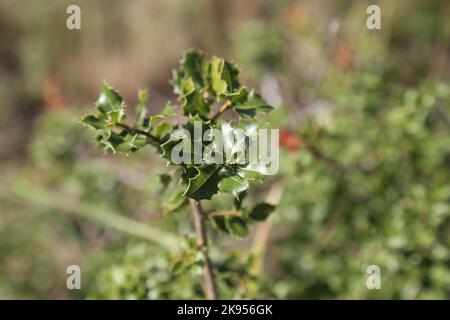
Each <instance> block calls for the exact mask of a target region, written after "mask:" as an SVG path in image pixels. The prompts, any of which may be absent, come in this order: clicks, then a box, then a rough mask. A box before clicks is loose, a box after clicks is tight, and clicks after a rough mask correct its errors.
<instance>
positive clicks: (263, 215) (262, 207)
mask: <svg viewBox="0 0 450 320" xmlns="http://www.w3.org/2000/svg"><path fill="white" fill-rule="evenodd" d="M274 209H275V206H273V205H271V204H269V203H266V202H261V203H258V204H257V205H256V206H255V207H253V209H252V211H250V214H249V217H250V219H252V220H256V221H263V220H266V219H267V217H268V216H269V215H270V214H271V213H272V211H273V210H274Z"/></svg>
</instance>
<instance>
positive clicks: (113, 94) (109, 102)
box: [95, 82, 125, 114]
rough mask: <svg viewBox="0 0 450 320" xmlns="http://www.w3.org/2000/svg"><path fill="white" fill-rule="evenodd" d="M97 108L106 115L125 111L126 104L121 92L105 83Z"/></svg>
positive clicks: (96, 104)
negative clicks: (113, 111) (121, 110)
mask: <svg viewBox="0 0 450 320" xmlns="http://www.w3.org/2000/svg"><path fill="white" fill-rule="evenodd" d="M95 106H96V107H97V109H98V110H99V111H100V112H101V113H103V114H106V113H108V112H109V111H112V110H119V109H123V108H124V107H125V104H124V102H123V99H122V97H121V96H120V94H119V92H117V91H116V90H115V89H114V88H113V87H111V86H110V85H108V84H107V83H106V82H104V83H103V86H102V90H101V92H100V96H99V97H98V100H97V102H96V103H95Z"/></svg>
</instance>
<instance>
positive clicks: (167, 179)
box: [158, 173, 172, 189]
mask: <svg viewBox="0 0 450 320" xmlns="http://www.w3.org/2000/svg"><path fill="white" fill-rule="evenodd" d="M158 178H159V181H160V182H161V184H162V186H163V189H167V187H168V186H169V184H170V182H171V181H172V177H171V176H170V175H168V174H167V173H162V174H160V175H158Z"/></svg>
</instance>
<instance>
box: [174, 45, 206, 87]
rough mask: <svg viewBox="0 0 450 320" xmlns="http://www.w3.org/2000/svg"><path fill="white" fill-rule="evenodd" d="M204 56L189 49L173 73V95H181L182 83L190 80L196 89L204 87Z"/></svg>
mask: <svg viewBox="0 0 450 320" xmlns="http://www.w3.org/2000/svg"><path fill="white" fill-rule="evenodd" d="M206 67H207V63H206V55H205V53H203V52H200V51H197V50H194V49H189V50H187V51H186V52H185V53H184V55H183V58H182V59H181V61H180V67H179V68H178V70H176V71H174V72H173V79H172V83H173V85H174V89H175V93H181V92H182V91H183V90H182V81H183V80H184V79H187V78H191V79H192V82H193V84H194V85H195V87H196V88H203V87H205V73H206V72H205V71H206Z"/></svg>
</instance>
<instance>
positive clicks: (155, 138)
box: [116, 123, 164, 146]
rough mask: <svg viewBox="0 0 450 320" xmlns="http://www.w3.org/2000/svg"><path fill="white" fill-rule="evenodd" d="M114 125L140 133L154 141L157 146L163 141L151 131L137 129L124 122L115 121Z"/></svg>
mask: <svg viewBox="0 0 450 320" xmlns="http://www.w3.org/2000/svg"><path fill="white" fill-rule="evenodd" d="M116 126H118V127H120V128H122V129H125V130H129V131H131V132H135V133H138V134H142V135H144V136H146V137H147V138H150V139H151V140H152V141H153V142H154V144H155V145H156V144H157V145H158V146H159V145H161V144H163V143H164V141H162V140H161V139H159V138H158V137H155V136H154V135H152V134H151V133H149V132H146V131H143V130H139V129H136V128H131V127H130V126H129V125H126V124H124V123H116Z"/></svg>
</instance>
